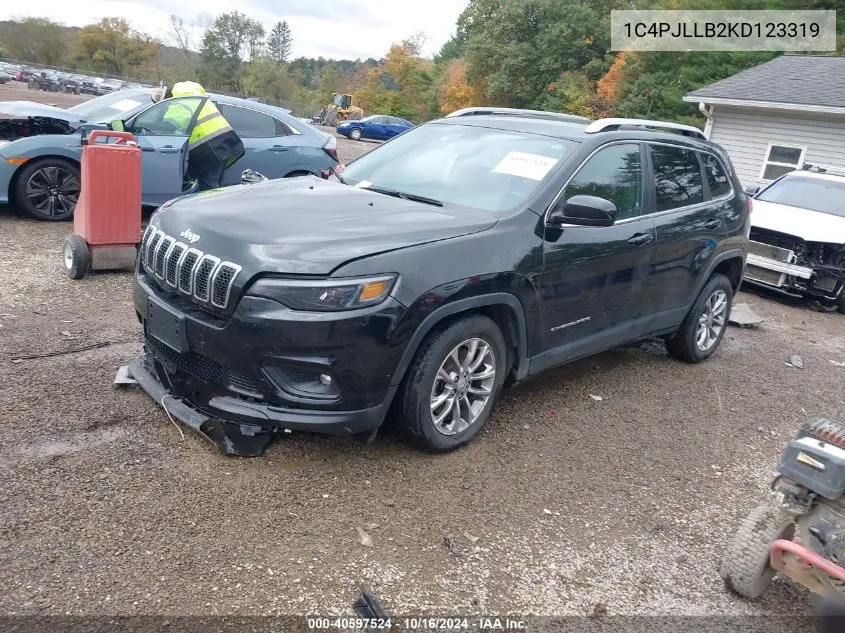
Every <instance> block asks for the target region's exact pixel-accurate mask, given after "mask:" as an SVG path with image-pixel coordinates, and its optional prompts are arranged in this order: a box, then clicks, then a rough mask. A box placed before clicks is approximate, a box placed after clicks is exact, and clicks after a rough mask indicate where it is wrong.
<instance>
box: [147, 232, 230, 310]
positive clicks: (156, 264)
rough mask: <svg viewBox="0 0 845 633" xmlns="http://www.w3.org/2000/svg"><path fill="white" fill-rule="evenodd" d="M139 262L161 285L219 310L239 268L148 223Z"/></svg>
mask: <svg viewBox="0 0 845 633" xmlns="http://www.w3.org/2000/svg"><path fill="white" fill-rule="evenodd" d="M141 263H142V264H143V268H144V270H145V271H146V273H147V274H148V275H149V276H150V277H151V278H152V279H154V280H155V281H156V283H157V284H158V285H159V286H161V287H162V288H165V289H167V290H170V291H174V290H175V291H178V292H179V293H180V294H183V295H185V296H187V297H189V298H190V299H192V300H193V301H195V302H197V303H203V304H207V305H209V306H211V307H214V308H216V309H220V310H224V309H226V308H227V307H228V305H229V300H230V297H231V295H232V288H233V287H234V285H235V279H236V278H237V277H238V275H239V274H240V272H241V270H242V267H241V266H238V265H237V264H234V263H232V262H228V261H222V260H221V259H220V258H219V257H215V256H214V255H210V254H209V253H204V252H203V251H201V250H199V249H196V248H191V247H189V245H188V244H186V243H184V242H179V241H177V240H176V239H175V238H174V237H172V236H170V235H167V234H165V233H164V232H163V231H161V230H160V229H156V228H154V227H152V226H148V227H147V230H146V231H145V232H144V235H143V237H142V238H141Z"/></svg>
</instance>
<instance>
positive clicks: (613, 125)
mask: <svg viewBox="0 0 845 633" xmlns="http://www.w3.org/2000/svg"><path fill="white" fill-rule="evenodd" d="M621 127H643V128H649V129H655V130H671V131H674V132H678V133H679V134H682V135H684V136H692V137H695V138H701V139H704V140H707V137H706V136H704V132H702V131H701V130H699V129H698V128H697V127H693V126H692V125H684V124H683V123H670V122H669V121H650V120H648V119H599V120H598V121H593V122H592V123H590V124H589V125H588V126H587V129H585V130H584V132H586V133H587V134H595V133H596V132H610V131H612V130H618V129H619V128H621Z"/></svg>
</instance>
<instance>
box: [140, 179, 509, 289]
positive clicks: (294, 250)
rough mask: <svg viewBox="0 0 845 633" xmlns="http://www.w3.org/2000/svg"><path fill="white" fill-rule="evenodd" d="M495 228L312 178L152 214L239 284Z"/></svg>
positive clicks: (215, 194) (482, 217)
mask: <svg viewBox="0 0 845 633" xmlns="http://www.w3.org/2000/svg"><path fill="white" fill-rule="evenodd" d="M495 223H496V218H494V217H491V216H490V215H489V214H487V213H483V212H480V211H472V210H465V209H463V208H462V209H460V210H456V209H448V208H445V207H435V206H431V205H428V204H424V203H420V202H413V201H409V200H402V199H399V198H393V197H391V196H387V195H384V194H380V193H374V192H371V191H367V190H366V189H362V188H357V187H351V186H349V185H343V184H340V183H337V182H330V181H327V180H322V179H320V178H316V177H314V176H307V177H300V178H289V179H280V180H270V181H267V182H262V183H257V184H250V185H236V186H233V187H226V188H224V189H219V190H217V191H210V192H205V193H200V194H196V195H192V196H185V197H183V198H179V199H177V200H176V201H174V202H173V203H172V204H169V205H167V204H166V205H164V206H163V207H162V208H161V209H160V210H159V211H158V212H157V213H156V214H155V224H157V225H158V227H159V228H160V229H161V230H162V231H164V232H165V233H167V234H168V235H172V236H174V237H175V238H176V239H183V238H180V237H179V235H180V234H181V233H183V232H184V233H186V234H187V235H190V233H193V234H194V236H192V237H195V236H199V239H196V240H195V242H194V243H191V244H190V246H192V247H193V248H196V249H198V250H201V251H203V252H205V253H209V254H212V255H215V256H216V257H220V258H221V259H224V260H229V261H231V262H233V263H235V264H238V265H240V266H243V268H244V272H245V273H247V274H246V275H244V278H245V279H248V278H249V277H251V276H252V275H254V274H257V273H260V272H275V273H287V274H305V275H327V274H330V273H331V272H332V271H333V270H334V269H336V268H338V267H339V266H341V265H343V264H344V263H346V262H348V261H350V260H353V259H359V258H361V257H367V256H370V255H375V254H377V253H382V252H386V251H391V250H397V249H402V248H407V247H409V246H415V245H419V244H424V243H426V242H432V241H436V240H442V239H448V238H452V237H458V236H461V235H467V234H470V233H476V232H479V231H484V230H486V229H489V228H490V227H492V226H493V225H494V224H495ZM188 230H190V233H188ZM374 272H375V271H374ZM379 272H390V271H379Z"/></svg>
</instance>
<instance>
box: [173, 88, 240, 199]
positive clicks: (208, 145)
mask: <svg viewBox="0 0 845 633" xmlns="http://www.w3.org/2000/svg"><path fill="white" fill-rule="evenodd" d="M194 96H198V97H206V96H207V94H206V92H205V89H204V88H203V87H202V86H201V85H200V84H198V83H196V82H194V81H180V82H178V83H176V84H174V85H173V87H172V88H168V89H167V90H166V91H165V92H163V94H162V92H159V93H158V94H157V95H156V97H157V98H156V101H159V100H160V99H161V98H162V97H163V98H165V99H170V98H171V97H173V98H174V101H173V102H172V103H171V104H170V106H169V107H168V108H167V110H166V111H165V113H164V119H166V120H170V121H171V122H172V123H173V125H174V127H176V129H179V130H185V131H186V132H187V131H188V128H189V127H190V126H191V124H192V122H193V127H192V128H191V129H190V136H189V138H188V169H187V173H186V174H185V177H186V179H189V180H192V179H196V180H197V181H198V182H199V188H200V190H204V189H216V188H217V187H219V186H220V181H221V179H222V178H223V173H224V172H225V171H226V169H227V168H228V167H230V166H231V165H232V164H233V163H234V162H235V161H237V160H238V159H239V158H240V157H241V156H243V155H244V144H243V142H242V141H241V138H240V137H239V136H238V135H237V133H236V132H235V130H233V129H232V126H231V125H229V122H228V121H226V119H225V118H224V116H223V115H222V114H220V110H218V109H217V106H215V105H214V103H213V102H212V101H211V99H205V101H203V102H202V107H201V108H200V111H199V113H197V112H196V106H193V105H192V104H191V102H190V101H180V100H178V99H176V98H178V97H194Z"/></svg>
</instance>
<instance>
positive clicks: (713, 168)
mask: <svg viewBox="0 0 845 633" xmlns="http://www.w3.org/2000/svg"><path fill="white" fill-rule="evenodd" d="M699 156H701V162H702V163H704V175H705V176H706V177H707V185H708V186H709V187H710V196H711V197H713V198H718V197H719V196H724V195H725V194H728V193H730V191H731V181H730V180H728V175H727V173H725V168H724V167H723V166H722V161H720V160H719V159H718V158H716V157H715V156H714V155H713V154H707V153H704V152H702V153H700V154H699Z"/></svg>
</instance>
